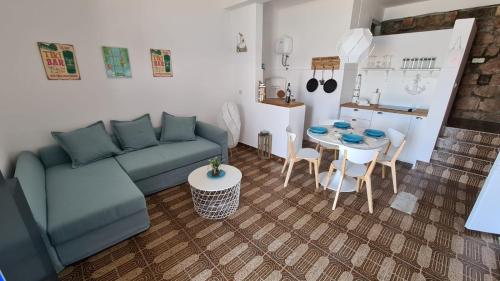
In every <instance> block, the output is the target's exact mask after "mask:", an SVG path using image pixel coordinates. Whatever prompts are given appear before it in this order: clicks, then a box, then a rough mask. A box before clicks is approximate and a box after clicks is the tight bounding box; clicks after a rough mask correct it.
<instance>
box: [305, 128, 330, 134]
mask: <svg viewBox="0 0 500 281" xmlns="http://www.w3.org/2000/svg"><path fill="white" fill-rule="evenodd" d="M309 131H311V133H313V134H326V133H328V129H327V128H325V127H311V128H309Z"/></svg>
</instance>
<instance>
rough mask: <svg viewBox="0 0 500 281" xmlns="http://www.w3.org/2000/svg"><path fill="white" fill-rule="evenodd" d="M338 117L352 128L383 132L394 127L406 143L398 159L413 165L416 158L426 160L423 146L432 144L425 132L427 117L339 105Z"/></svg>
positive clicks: (426, 156)
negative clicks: (403, 136) (404, 136)
mask: <svg viewBox="0 0 500 281" xmlns="http://www.w3.org/2000/svg"><path fill="white" fill-rule="evenodd" d="M340 119H342V120H345V121H347V122H349V123H351V125H352V126H353V127H354V128H372V129H377V130H382V131H384V132H387V130H388V129H389V128H393V129H396V130H398V131H400V132H401V133H403V134H405V135H406V145H405V148H404V149H403V151H402V152H401V155H400V156H399V160H400V161H403V162H407V163H411V164H413V165H415V163H416V162H417V160H421V161H425V162H428V159H426V158H429V157H430V156H428V155H426V153H425V148H426V147H428V146H433V145H434V144H433V143H432V139H430V138H428V134H427V133H426V127H427V126H428V124H427V122H428V118H427V117H421V116H415V115H409V114H404V113H392V112H385V111H378V110H367V109H355V108H349V107H341V110H340Z"/></svg>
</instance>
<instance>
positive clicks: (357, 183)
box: [356, 178, 361, 192]
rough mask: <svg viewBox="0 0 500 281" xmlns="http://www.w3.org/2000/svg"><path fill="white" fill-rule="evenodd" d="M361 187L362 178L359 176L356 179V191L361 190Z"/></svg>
mask: <svg viewBox="0 0 500 281" xmlns="http://www.w3.org/2000/svg"><path fill="white" fill-rule="evenodd" d="M360 188H361V178H358V180H357V181H356V192H359V189H360Z"/></svg>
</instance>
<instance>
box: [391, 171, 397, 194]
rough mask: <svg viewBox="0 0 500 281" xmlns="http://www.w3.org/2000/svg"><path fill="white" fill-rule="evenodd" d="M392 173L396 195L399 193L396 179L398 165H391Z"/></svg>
mask: <svg viewBox="0 0 500 281" xmlns="http://www.w3.org/2000/svg"><path fill="white" fill-rule="evenodd" d="M391 173H392V186H393V188H394V194H396V193H398V181H397V179H396V165H391Z"/></svg>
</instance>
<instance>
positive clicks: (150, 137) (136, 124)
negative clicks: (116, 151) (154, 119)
mask: <svg viewBox="0 0 500 281" xmlns="http://www.w3.org/2000/svg"><path fill="white" fill-rule="evenodd" d="M110 123H111V128H112V129H113V133H114V135H115V136H116V138H117V139H118V141H119V142H120V146H121V147H122V149H123V150H125V151H133V150H137V149H141V148H145V147H150V146H154V145H158V144H159V142H158V139H157V138H156V135H155V130H154V128H153V125H151V117H150V116H149V114H146V115H143V116H141V117H139V118H137V119H135V120H132V121H116V120H111V122H110Z"/></svg>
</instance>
